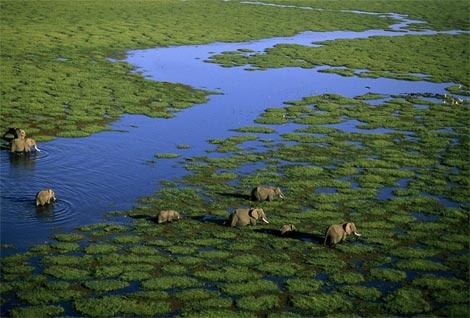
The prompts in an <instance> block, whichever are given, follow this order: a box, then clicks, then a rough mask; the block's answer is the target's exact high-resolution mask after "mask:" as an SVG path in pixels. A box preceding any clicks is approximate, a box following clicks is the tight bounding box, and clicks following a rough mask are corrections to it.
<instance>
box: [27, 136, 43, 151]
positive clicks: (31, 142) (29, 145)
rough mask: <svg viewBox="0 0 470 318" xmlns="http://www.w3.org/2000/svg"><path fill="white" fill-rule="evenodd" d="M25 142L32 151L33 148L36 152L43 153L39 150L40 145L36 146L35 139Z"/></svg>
mask: <svg viewBox="0 0 470 318" xmlns="http://www.w3.org/2000/svg"><path fill="white" fill-rule="evenodd" d="M25 142H26V146H27V147H29V149H31V147H34V149H35V150H36V151H41V150H39V148H38V145H37V144H36V140H34V139H33V138H26V139H25Z"/></svg>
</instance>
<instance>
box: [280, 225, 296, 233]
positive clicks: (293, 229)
mask: <svg viewBox="0 0 470 318" xmlns="http://www.w3.org/2000/svg"><path fill="white" fill-rule="evenodd" d="M279 231H280V232H281V235H286V236H287V235H289V234H292V233H293V232H297V228H296V227H295V225H294V224H284V225H283V226H281V228H280V229H279Z"/></svg>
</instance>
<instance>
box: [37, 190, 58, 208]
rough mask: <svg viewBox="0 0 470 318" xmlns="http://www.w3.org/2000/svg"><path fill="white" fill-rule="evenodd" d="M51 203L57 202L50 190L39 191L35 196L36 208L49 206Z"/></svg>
mask: <svg viewBox="0 0 470 318" xmlns="http://www.w3.org/2000/svg"><path fill="white" fill-rule="evenodd" d="M51 201H54V202H55V201H57V199H56V197H55V193H54V191H52V189H46V190H41V191H39V192H38V193H37V194H36V206H43V205H46V204H50V203H51Z"/></svg>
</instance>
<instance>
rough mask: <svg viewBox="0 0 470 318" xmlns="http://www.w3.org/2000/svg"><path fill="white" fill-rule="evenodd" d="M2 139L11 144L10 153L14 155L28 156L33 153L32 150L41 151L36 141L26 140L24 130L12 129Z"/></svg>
mask: <svg viewBox="0 0 470 318" xmlns="http://www.w3.org/2000/svg"><path fill="white" fill-rule="evenodd" d="M2 138H3V140H5V141H8V142H9V143H10V152H11V153H12V154H16V155H22V154H26V153H29V152H30V151H31V148H34V150H36V151H41V150H39V148H38V146H37V144H36V140H34V139H33V138H26V132H25V131H24V129H20V128H10V129H8V130H7V131H6V132H5V133H4V134H3V136H2Z"/></svg>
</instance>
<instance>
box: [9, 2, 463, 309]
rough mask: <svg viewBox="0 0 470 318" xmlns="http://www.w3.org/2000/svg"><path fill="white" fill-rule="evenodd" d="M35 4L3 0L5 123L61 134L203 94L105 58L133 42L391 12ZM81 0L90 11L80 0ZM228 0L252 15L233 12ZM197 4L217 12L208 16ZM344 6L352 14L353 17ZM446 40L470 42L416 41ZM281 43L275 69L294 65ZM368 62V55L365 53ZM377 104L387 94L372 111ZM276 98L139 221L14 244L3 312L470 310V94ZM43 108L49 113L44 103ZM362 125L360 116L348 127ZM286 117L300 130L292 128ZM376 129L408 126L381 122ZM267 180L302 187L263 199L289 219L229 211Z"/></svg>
mask: <svg viewBox="0 0 470 318" xmlns="http://www.w3.org/2000/svg"><path fill="white" fill-rule="evenodd" d="M28 3H29V2H21V1H2V2H0V6H1V10H0V14H1V15H2V23H1V26H2V53H1V54H2V55H1V59H2V60H1V61H2V63H1V64H0V68H1V70H2V72H1V74H2V75H0V76H1V78H2V84H1V88H2V108H1V112H2V116H1V119H0V121H1V125H0V126H1V127H2V128H6V127H9V126H21V127H25V128H26V129H27V131H28V132H29V133H30V134H33V133H34V135H39V136H42V137H41V138H43V140H45V139H50V138H53V136H59V135H61V136H62V135H65V136H70V137H72V136H81V134H80V135H78V132H77V129H78V128H80V129H79V130H80V131H82V128H84V127H92V129H90V130H89V133H92V132H93V131H95V130H99V129H106V126H105V124H106V123H107V122H108V121H109V120H113V119H115V118H117V117H119V116H120V115H121V114H123V113H143V114H147V115H149V116H159V117H171V116H172V115H173V114H172V112H173V111H174V110H175V108H184V107H189V106H191V105H193V104H197V103H201V102H203V101H204V100H205V98H206V95H207V92H200V91H194V90H192V89H190V88H188V87H184V86H181V85H177V84H168V83H154V82H150V81H147V80H145V79H143V77H141V76H140V75H139V74H131V73H130V71H131V67H130V66H128V65H126V64H124V63H109V62H108V61H107V60H106V58H107V57H110V56H114V57H121V55H122V54H123V52H124V50H126V49H130V48H142V47H149V46H155V45H175V44H190V43H207V42H211V41H215V40H225V41H231V40H233V41H235V40H248V39H252V38H262V37H268V36H273V35H281V33H282V34H285V35H288V34H294V33H296V32H299V31H303V30H306V29H314V30H336V29H353V30H363V29H368V28H371V27H381V26H382V27H385V25H388V24H389V22H390V21H384V20H380V19H378V18H376V17H373V16H367V15H365V16H362V15H361V16H360V17H357V15H355V14H346V13H344V14H342V13H338V12H328V11H326V12H323V11H318V12H317V11H315V10H305V12H304V11H299V10H283V9H280V8H275V7H264V6H263V7H257V6H250V5H241V4H239V3H237V2H222V1H221V2H216V1H208V2H205V3H204V5H199V4H200V2H179V1H161V2H159V3H160V4H161V7H160V9H161V10H150V9H151V8H154V7H153V6H154V3H153V2H151V1H135V2H128V1H115V2H113V10H109V9H110V8H109V4H108V3H107V2H91V1H90V2H80V4H81V5H78V3H74V4H71V3H70V2H66V1H39V2H35V6H34V10H35V12H34V14H33V8H32V6H28V5H27V4H28ZM137 3H138V4H139V5H136V4H137ZM283 3H295V4H299V5H309V6H311V5H313V4H317V5H318V7H324V8H328V9H338V7H336V6H339V5H341V9H344V8H350V9H365V8H371V9H374V11H386V12H402V13H409V14H411V16H412V17H416V18H423V19H425V20H426V21H429V22H428V23H429V24H428V26H429V25H430V26H431V27H433V28H435V29H457V28H458V29H468V21H467V20H466V19H467V17H466V16H465V17H463V16H462V15H465V14H466V12H468V10H466V9H468V7H467V6H468V5H467V4H465V3H464V2H463V1H452V2H446V4H445V8H442V6H440V4H441V3H442V1H410V2H409V3H408V2H407V3H406V4H405V3H404V2H401V1H400V2H395V1H386V2H384V1H367V2H366V1H354V6H353V4H352V2H351V3H350V2H349V1H341V2H332V1H318V2H316V1H295V2H294V1H284V2H283ZM449 3H451V4H452V5H449ZM36 4H37V6H36ZM71 5H72V6H73V9H74V10H70V11H69V10H66V9H65V8H66V7H69V6H71ZM130 5H132V8H130V7H128V6H130ZM51 6H54V10H52V9H51V8H52V7H51ZM423 6H424V7H423ZM449 7H450V8H449ZM220 9H224V10H233V12H234V15H233V16H231V15H224V19H221V18H220V16H219V14H218V12H220V11H219V10H220ZM108 10H109V11H108ZM199 10H203V11H204V14H199V15H198V14H196V13H197V12H200V11H199ZM175 12H178V14H175ZM231 12H232V11H231ZM235 12H236V14H235ZM443 12H450V13H449V14H450V15H451V16H452V17H453V18H452V19H447V18H448V17H449V15H448V14H442V13H443ZM84 13H85V14H84ZM299 14H300V15H305V17H302V18H298V17H299V16H298V15H299ZM125 15H126V16H125ZM273 15H276V19H271V18H272V16H273ZM293 15H295V16H296V17H297V18H296V19H293V18H292V17H293ZM338 15H341V17H342V19H339V18H338ZM124 18H125V19H124ZM227 18H228V19H230V21H229V22H227ZM315 18H316V19H315ZM51 19H52V20H51ZM175 19H178V20H177V21H176V20H175ZM339 20H341V21H342V23H343V24H342V25H337V24H336V23H338V21H339ZM28 21H29V22H28ZM46 21H47V22H46ZM98 21H99V23H97V22H98ZM123 21H127V22H126V23H124V22H123ZM208 21H210V23H205V22H208ZM332 21H334V22H332ZM53 22H54V23H53ZM216 25H217V27H215V26H216ZM219 25H220V27H219ZM229 25H230V28H229V27H228V26H229ZM417 27H418V26H417ZM209 28H210V29H209ZM155 29H157V30H164V31H162V32H154V30H155ZM26 30H28V32H26ZM187 30H191V32H188V31H187ZM18 38H21V39H22V41H18ZM411 39H412V37H404V38H403V39H402V41H404V42H400V43H397V42H395V43H393V45H392V43H389V44H387V48H389V49H391V50H393V52H394V53H395V54H396V56H400V57H401V56H402V54H403V52H404V51H405V52H406V50H398V49H396V48H394V47H393V46H394V45H398V44H405V45H409V44H410V40H411ZM384 40H385V39H381V38H377V39H375V38H374V39H368V40H367V41H366V40H364V41H356V40H350V42H343V43H340V44H335V43H331V46H330V44H328V45H326V46H324V47H321V48H316V49H322V53H325V54H326V52H327V51H328V50H331V49H333V48H335V46H336V45H338V47H344V46H345V45H346V44H347V45H348V46H349V45H351V46H352V47H356V48H366V47H368V46H369V48H370V45H371V44H377V43H382V41H384ZM397 40H398V39H397ZM413 40H415V39H413ZM348 41H349V40H348ZM368 41H370V42H368ZM374 41H376V42H374ZM393 41H395V39H393V40H391V42H393ZM398 41H400V40H398ZM443 41H449V45H450V46H451V47H455V48H460V45H461V44H462V43H463V41H464V39H463V38H462V36H436V37H434V36H429V37H428V38H426V39H417V38H416V42H417V43H416V45H417V46H416V47H415V48H419V47H418V46H419V45H423V43H424V42H426V43H427V44H426V45H427V46H426V50H425V52H426V54H427V53H429V52H431V51H432V47H433V46H436V45H437V46H439V45H441V44H442V43H447V42H443ZM37 43H42V45H41V46H38V45H37ZM329 46H330V47H329ZM328 47H329V48H328ZM277 49H279V48H275V49H273V50H277ZM286 49H290V48H286ZM297 49H298V48H295V51H297ZM323 51H324V52H323ZM456 51H458V50H456ZM292 52H294V51H289V54H291V53H292ZM370 52H371V53H372V54H375V53H374V52H373V51H370ZM444 52H445V49H444ZM244 53H246V52H244ZM294 53H297V52H294ZM308 54H311V52H308ZM452 54H455V55H452V56H454V58H455V59H456V61H448V58H447V57H445V56H444V55H445V54H440V53H439V51H437V53H436V56H435V57H434V58H435V60H439V61H443V62H442V63H443V64H446V65H447V72H443V71H442V69H443V68H442V66H433V65H431V66H430V67H429V69H426V72H424V73H425V74H428V75H429V76H431V77H432V80H435V81H441V80H446V81H447V80H452V81H456V82H459V83H462V84H467V85H466V87H468V82H469V79H468V74H466V75H465V74H463V73H462V69H464V67H463V66H465V64H464V63H465V62H464V61H466V60H465V59H464V60H462V55H461V53H459V52H454V53H452ZM313 55H316V54H313ZM267 56H269V53H268V54H267ZM330 57H333V55H331V56H330ZM350 57H351V56H350ZM263 58H264V59H266V60H265V61H264V62H266V63H267V64H266V65H269V64H270V66H269V67H273V65H274V64H276V65H274V66H277V65H278V64H277V63H278V61H277V60H275V59H273V60H272V61H274V62H275V63H270V62H272V61H270V59H271V58H270V57H269V58H268V57H263ZM319 58H320V57H319ZM338 58H339V57H338ZM341 58H343V57H341ZM407 58H408V59H409V60H408V61H407V62H405V63H404V64H403V65H398V64H397V65H393V63H391V62H389V63H388V64H386V65H385V64H384V65H382V66H381V67H382V68H383V69H384V70H385V72H386V73H387V74H392V75H393V76H395V75H396V74H398V73H402V72H405V73H406V74H408V73H410V72H416V71H418V72H421V70H422V68H423V67H424V66H423V64H425V63H426V62H423V61H422V60H421V59H416V60H411V58H410V57H407V56H405V55H404V56H403V59H407ZM282 59H283V60H285V56H282ZM374 60H375V61H377V62H376V63H377V64H374V65H369V66H368V67H367V68H368V70H369V72H372V71H373V72H378V71H379V67H378V66H377V65H379V64H380V63H384V61H381V60H380V59H375V58H373V59H370V60H367V61H368V63H374V62H373V61H374ZM290 62H291V63H292V61H290ZM329 62H331V61H329ZM314 63H316V61H315V62H314ZM348 63H349V62H348ZM355 63H357V61H352V62H351V66H350V67H351V69H355V68H357V65H360V66H361V67H359V68H361V69H364V66H366V64H365V63H364V64H361V63H358V64H355ZM406 63H412V64H413V65H414V66H415V67H417V70H411V69H410V68H409V67H408V68H406V67H405V64H406ZM327 64H329V65H334V63H327ZM266 65H265V66H262V67H267V66H266ZM418 69H419V70H418ZM7 74H8V75H7ZM32 74H34V76H33V75H32ZM376 74H379V73H376ZM384 74H385V73H384ZM72 75H73V76H72ZM380 76H384V75H383V74H382V73H380ZM431 77H430V78H431ZM100 81H101V82H100ZM80 83H81V84H80ZM464 88H465V87H464ZM456 89H457V88H456V87H454V88H451V89H449V91H450V92H456ZM95 98H96V100H95ZM369 100H372V101H375V100H380V103H379V104H378V105H374V106H372V105H370V104H368V103H367V102H368V101H369ZM33 105H34V106H33ZM44 105H47V106H48V107H47V108H44ZM93 105H100V106H93ZM278 106H279V107H278V108H270V109H267V110H266V111H265V112H264V113H263V114H261V115H260V116H259V117H258V118H257V119H256V120H255V122H256V126H250V127H240V128H239V129H237V130H236V132H237V133H238V135H236V136H233V137H230V138H227V139H226V140H221V139H212V140H209V141H208V142H209V143H210V144H212V145H216V148H215V149H214V150H211V151H210V152H209V153H208V155H207V156H201V157H196V158H191V160H188V161H186V162H185V166H186V168H187V169H188V172H189V175H188V176H187V177H185V178H184V179H183V180H177V181H174V180H173V181H166V182H165V181H164V182H162V183H164V185H165V187H164V188H163V189H162V190H160V191H159V192H157V193H155V194H154V195H153V196H149V197H146V198H142V199H141V201H140V204H139V205H138V206H136V207H135V208H134V209H133V210H132V211H125V212H116V213H113V215H126V216H130V217H132V221H131V222H129V223H128V224H125V225H123V224H114V223H112V220H110V222H109V223H108V222H104V223H100V224H92V225H87V226H82V227H80V228H78V229H76V231H74V232H73V233H59V234H55V235H53V236H52V237H51V240H52V241H51V242H50V243H44V244H40V245H36V246H33V247H31V248H30V249H29V250H28V251H26V252H23V253H16V254H12V255H9V256H4V257H2V260H1V262H2V271H1V280H2V284H1V287H0V288H1V299H0V301H1V304H2V306H7V305H8V306H10V307H11V308H10V309H9V310H8V312H7V313H5V314H7V315H10V316H13V317H25V316H71V315H79V316H87V317H113V316H159V315H160V316H162V315H167V316H183V317H211V316H212V317H222V316H230V317H257V316H266V317H271V318H272V317H281V316H282V317H285V316H289V317H310V316H323V315H335V316H341V315H346V314H348V315H349V314H350V311H351V310H352V309H353V308H354V312H355V314H356V315H358V316H371V315H378V316H383V315H385V316H391V315H392V316H393V315H397V316H402V315H427V316H468V315H469V309H468V308H469V296H470V295H469V279H468V273H469V261H468V259H469V254H468V249H469V234H470V233H469V229H468V227H467V226H463V225H465V224H468V213H469V203H468V197H469V181H470V176H469V171H470V169H469V168H470V166H469V163H468V160H467V158H468V157H469V148H468V128H467V126H468V122H469V112H468V107H469V104H468V102H465V103H463V104H461V105H450V104H448V103H447V104H445V103H444V101H443V100H432V101H431V100H429V99H425V98H413V99H412V100H411V101H410V100H409V99H407V98H406V97H403V96H383V95H374V94H370V95H368V96H366V97H364V96H358V97H356V98H347V97H343V96H339V95H335V94H326V95H318V96H306V97H305V98H304V99H302V100H296V101H287V102H286V103H285V105H278ZM31 107H33V108H31ZM44 109H46V110H47V113H46V112H45V111H44ZM31 110H33V112H34V114H35V116H31V115H28V114H31V113H32V112H31ZM351 120H355V121H357V123H358V127H357V128H358V129H356V130H354V131H343V130H341V129H339V128H335V127H338V126H336V125H337V124H339V123H344V122H346V121H351ZM64 124H67V125H64ZM276 125H283V133H282V134H281V135H279V134H277V133H276V128H275V127H276ZM333 125H335V126H334V127H333ZM287 128H288V129H287ZM377 128H386V129H389V130H391V132H387V133H380V132H375V133H371V130H373V129H377ZM85 131H86V130H85ZM266 134H269V138H271V139H269V140H267V139H266ZM181 148H186V147H181ZM168 155H169V156H168ZM164 157H173V156H172V154H163V156H162V158H163V159H165V160H166V159H168V160H177V158H164ZM258 184H273V185H279V186H281V187H282V188H283V190H284V192H285V194H286V199H285V200H284V201H280V200H277V201H273V202H263V203H260V204H259V205H260V206H262V207H263V209H265V211H266V213H267V216H268V218H270V220H271V222H272V223H271V224H270V225H259V226H256V227H248V228H243V229H232V228H227V227H225V226H223V225H222V224H221V223H222V222H223V220H224V219H226V218H227V216H228V213H227V211H230V210H232V209H233V208H237V207H240V206H249V205H252V204H253V203H251V202H250V201H248V200H247V199H246V197H247V196H248V194H249V192H250V190H251V188H252V187H254V186H256V185H258ZM444 200H449V202H451V203H452V204H447V203H446V202H445V201H444ZM168 207H171V208H174V209H176V210H178V211H181V213H182V214H183V219H182V220H180V221H179V222H175V223H172V224H165V225H157V224H155V222H153V221H152V220H151V217H152V216H153V215H154V214H155V213H156V211H158V210H160V209H162V208H168ZM344 220H353V221H354V222H355V223H356V225H357V226H358V229H359V231H360V232H361V233H362V234H363V236H362V237H361V239H359V240H356V239H354V238H351V237H348V239H347V241H346V243H345V244H342V245H339V246H338V247H337V248H336V249H326V248H325V247H324V246H323V245H322V236H323V232H324V230H325V228H326V226H327V225H329V224H332V223H340V222H342V221H344ZM286 223H294V224H295V225H296V227H297V228H298V230H299V232H298V233H296V235H294V236H292V237H287V238H284V237H280V236H279V235H278V229H279V227H280V226H281V225H282V224H286Z"/></svg>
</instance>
